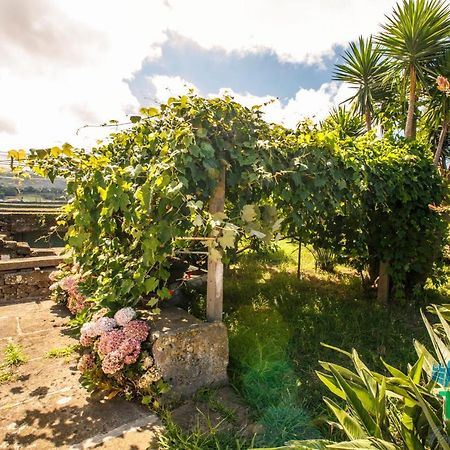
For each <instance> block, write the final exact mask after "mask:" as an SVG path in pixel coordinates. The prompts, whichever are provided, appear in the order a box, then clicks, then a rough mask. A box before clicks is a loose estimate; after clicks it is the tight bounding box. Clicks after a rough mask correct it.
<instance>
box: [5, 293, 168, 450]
mask: <svg viewBox="0 0 450 450" xmlns="http://www.w3.org/2000/svg"><path fill="white" fill-rule="evenodd" d="M67 321H68V318H67V315H66V313H65V312H64V309H63V308H61V307H60V306H58V305H55V304H54V303H53V302H51V301H49V300H46V301H41V302H35V301H33V302H29V303H20V304H11V305H6V306H5V305H3V306H0V352H1V355H0V361H1V357H3V350H4V348H5V347H6V345H7V344H8V342H13V343H15V344H20V345H21V346H22V348H23V349H24V351H25V353H26V355H27V357H28V361H27V362H26V363H25V364H23V365H21V366H19V367H18V368H17V369H15V374H14V379H13V380H11V381H9V382H7V383H5V384H2V385H0V449H21V448H30V449H46V450H47V449H52V448H64V449H84V448H102V449H113V448H114V449H115V450H122V449H123V450H125V449H130V450H140V449H146V448H147V447H148V446H149V445H150V444H151V445H152V448H157V444H156V443H155V441H156V438H155V430H157V428H158V427H159V426H160V422H159V420H158V418H157V417H156V416H155V415H153V414H151V413H150V412H149V411H148V410H147V409H146V408H144V407H141V406H140V405H138V404H136V403H131V402H127V401H125V400H122V399H115V400H110V401H104V400H103V401H100V400H94V399H91V398H90V396H89V394H88V393H87V392H86V391H85V390H84V389H83V388H82V387H81V385H80V384H79V381H78V379H79V373H78V372H77V370H76V361H75V359H72V360H70V361H67V360H65V358H58V359H49V358H46V357H45V356H44V355H45V354H46V352H48V351H49V350H51V349H55V348H62V347H66V346H68V345H71V344H74V343H76V340H74V339H73V338H71V337H70V336H69V335H68V334H67V333H68V329H67V327H66V324H67Z"/></svg>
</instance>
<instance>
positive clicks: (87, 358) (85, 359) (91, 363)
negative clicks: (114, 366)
mask: <svg viewBox="0 0 450 450" xmlns="http://www.w3.org/2000/svg"><path fill="white" fill-rule="evenodd" d="M94 367H95V357H94V355H93V354H92V353H85V354H84V355H83V356H82V357H81V358H80V360H79V361H78V366H77V368H78V370H79V371H80V372H81V373H85V372H87V371H88V370H92V369H93V368H94Z"/></svg>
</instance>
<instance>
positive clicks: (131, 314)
mask: <svg viewBox="0 0 450 450" xmlns="http://www.w3.org/2000/svg"><path fill="white" fill-rule="evenodd" d="M135 317H136V311H135V310H134V309H133V308H130V307H129V306H128V307H126V308H122V309H119V311H117V312H116V314H114V319H116V322H117V324H118V325H120V326H121V327H124V326H125V325H126V324H127V323H128V322H130V321H131V320H133V319H134V318H135Z"/></svg>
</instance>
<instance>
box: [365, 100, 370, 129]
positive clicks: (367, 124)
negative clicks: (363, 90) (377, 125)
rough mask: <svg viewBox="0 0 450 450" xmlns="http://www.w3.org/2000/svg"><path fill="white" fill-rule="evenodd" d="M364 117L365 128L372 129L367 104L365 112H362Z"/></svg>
mask: <svg viewBox="0 0 450 450" xmlns="http://www.w3.org/2000/svg"><path fill="white" fill-rule="evenodd" d="M364 116H365V119H366V130H367V131H370V130H371V129H372V116H371V114H370V109H369V106H367V105H366V108H365V113H364Z"/></svg>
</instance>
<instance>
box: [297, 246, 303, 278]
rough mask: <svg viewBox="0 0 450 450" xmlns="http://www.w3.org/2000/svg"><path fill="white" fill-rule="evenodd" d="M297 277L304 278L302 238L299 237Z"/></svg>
mask: <svg viewBox="0 0 450 450" xmlns="http://www.w3.org/2000/svg"><path fill="white" fill-rule="evenodd" d="M297 278H298V279H299V280H301V278H302V239H301V238H298V260H297Z"/></svg>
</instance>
